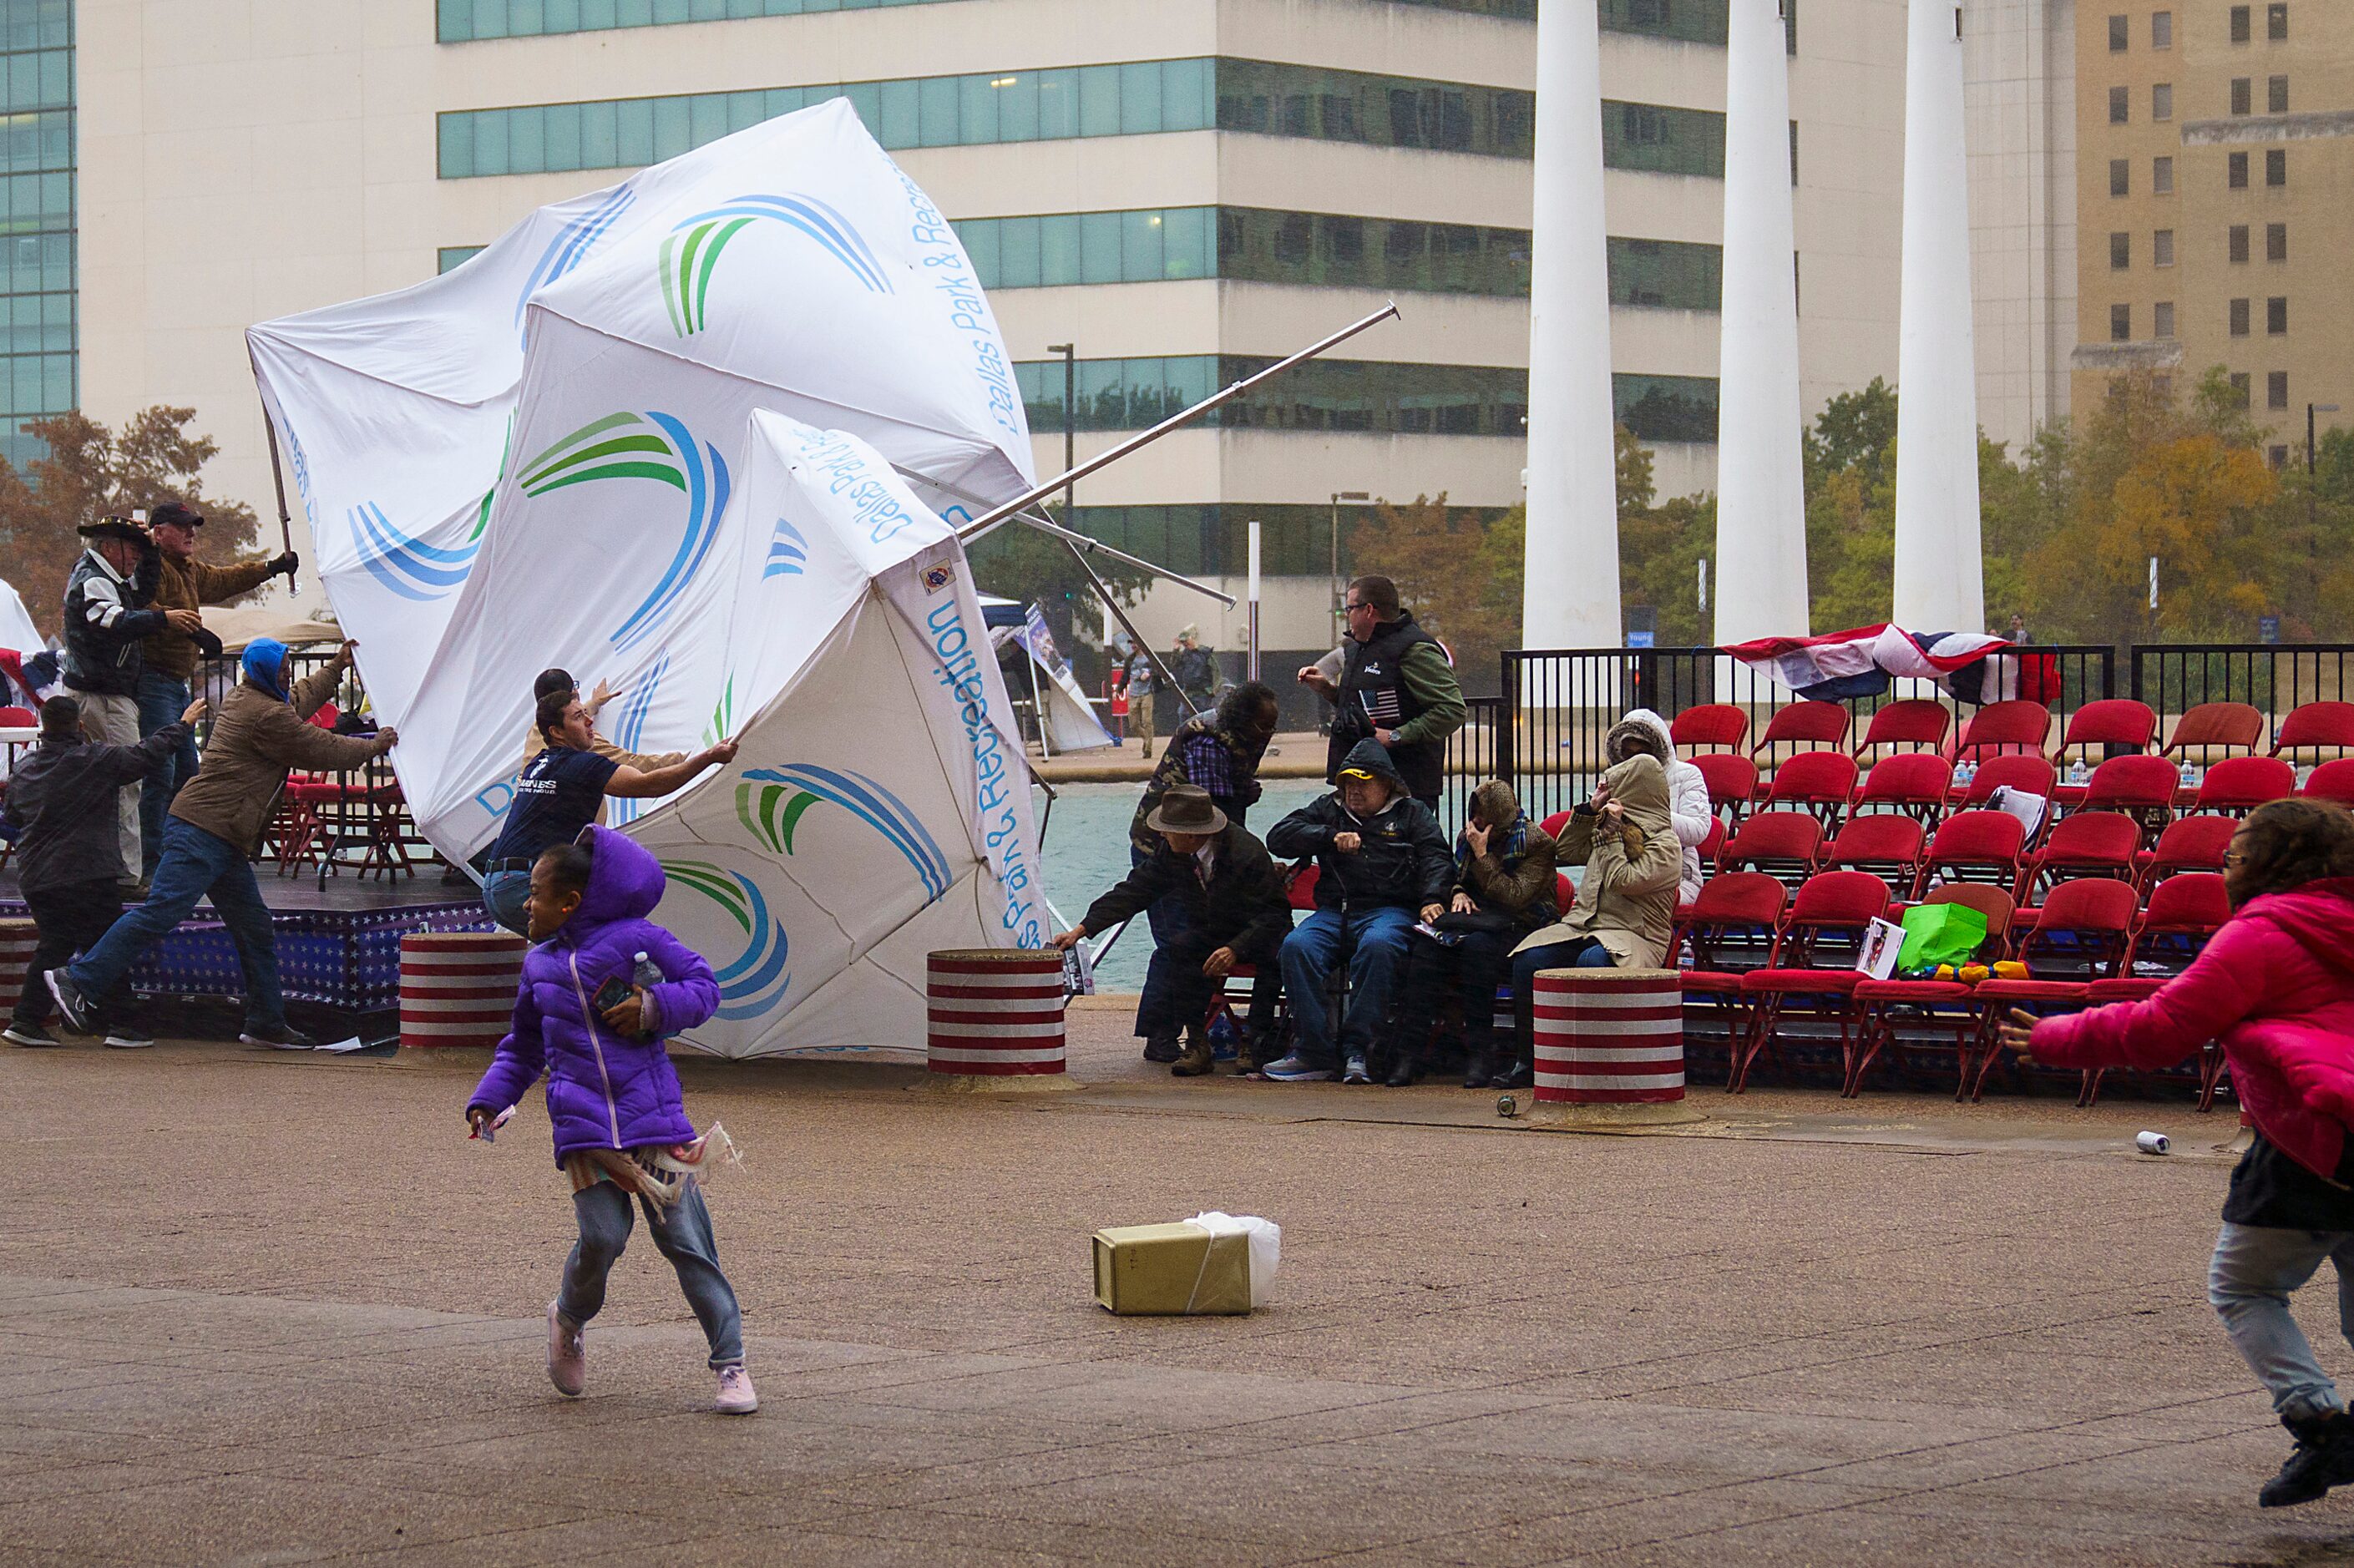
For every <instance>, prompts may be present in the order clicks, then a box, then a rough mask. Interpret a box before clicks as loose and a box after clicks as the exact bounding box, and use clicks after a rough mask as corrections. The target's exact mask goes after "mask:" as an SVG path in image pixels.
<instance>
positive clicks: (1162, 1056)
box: [1144, 1029, 1181, 1062]
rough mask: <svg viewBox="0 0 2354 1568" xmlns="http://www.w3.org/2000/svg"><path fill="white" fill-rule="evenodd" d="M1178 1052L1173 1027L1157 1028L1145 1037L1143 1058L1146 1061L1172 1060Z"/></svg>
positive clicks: (1175, 1033)
mask: <svg viewBox="0 0 2354 1568" xmlns="http://www.w3.org/2000/svg"><path fill="white" fill-rule="evenodd" d="M1179 1054H1181V1053H1180V1049H1179V1046H1178V1044H1177V1031H1175V1030H1174V1029H1163V1030H1159V1031H1156V1032H1155V1033H1152V1034H1150V1035H1148V1036H1146V1038H1145V1042H1144V1059H1145V1060H1146V1061H1148V1062H1174V1061H1175V1060H1176V1059H1177V1058H1178V1056H1179Z"/></svg>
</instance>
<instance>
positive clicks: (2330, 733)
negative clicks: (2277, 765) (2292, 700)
mask: <svg viewBox="0 0 2354 1568" xmlns="http://www.w3.org/2000/svg"><path fill="white" fill-rule="evenodd" d="M2284 751H2335V752H2337V753H2338V756H2339V757H2341V758H2342V757H2344V756H2345V755H2346V753H2347V752H2349V751H2354V703H2304V704H2300V705H2298V706H2296V708H2294V709H2292V710H2290V713H2289V715H2288V717H2286V718H2285V719H2283V720H2281V726H2280V733H2279V734H2277V735H2275V736H2273V755H2274V757H2278V756H2279V755H2280V754H2281V753H2282V752H2284Z"/></svg>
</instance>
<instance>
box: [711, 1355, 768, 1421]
mask: <svg viewBox="0 0 2354 1568" xmlns="http://www.w3.org/2000/svg"><path fill="white" fill-rule="evenodd" d="M711 1408H712V1409H714V1410H716V1411H717V1412H718V1413H719V1414H722V1415H749V1414H752V1412H754V1411H756V1410H758V1409H759V1408H760V1396H759V1395H758V1394H757V1393H753V1392H752V1374H751V1373H750V1372H746V1371H745V1370H744V1366H743V1363H742V1362H740V1361H738V1362H737V1364H736V1365H734V1366H732V1367H721V1368H720V1369H719V1397H718V1398H717V1399H716V1400H714V1401H712V1404H711Z"/></svg>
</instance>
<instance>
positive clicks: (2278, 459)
mask: <svg viewBox="0 0 2354 1568" xmlns="http://www.w3.org/2000/svg"><path fill="white" fill-rule="evenodd" d="M2264 461H2265V462H2267V463H2269V464H2270V465H2271V466H2272V470H2273V471H2274V473H2278V472H2279V471H2281V470H2283V469H2285V468H2286V467H2287V466H2288V448H2287V447H2285V446H2274V447H2267V448H2266V449H2264Z"/></svg>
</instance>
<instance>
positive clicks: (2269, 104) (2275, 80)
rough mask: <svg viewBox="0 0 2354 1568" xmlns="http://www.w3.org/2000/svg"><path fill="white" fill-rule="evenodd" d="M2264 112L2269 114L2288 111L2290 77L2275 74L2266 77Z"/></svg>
mask: <svg viewBox="0 0 2354 1568" xmlns="http://www.w3.org/2000/svg"><path fill="white" fill-rule="evenodd" d="M2264 112H2265V113H2267V114H2286V113H2287V112H2288V78H2286V77H2285V76H2275V77H2268V78H2266V79H2265V81H2264Z"/></svg>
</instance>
